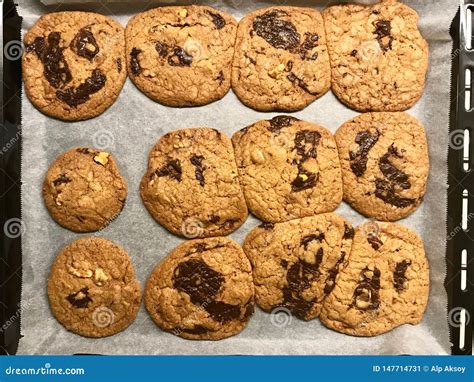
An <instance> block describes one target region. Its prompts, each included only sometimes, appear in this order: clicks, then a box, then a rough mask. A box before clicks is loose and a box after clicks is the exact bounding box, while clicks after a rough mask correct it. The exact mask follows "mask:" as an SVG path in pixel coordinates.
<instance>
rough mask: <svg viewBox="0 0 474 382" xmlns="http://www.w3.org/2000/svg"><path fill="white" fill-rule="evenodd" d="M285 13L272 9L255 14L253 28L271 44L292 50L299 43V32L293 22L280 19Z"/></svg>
mask: <svg viewBox="0 0 474 382" xmlns="http://www.w3.org/2000/svg"><path fill="white" fill-rule="evenodd" d="M284 15H287V13H286V12H283V11H281V10H272V11H269V12H266V13H264V14H263V15H261V16H257V17H256V18H255V20H254V21H253V25H252V27H253V30H254V31H255V33H257V35H258V36H260V37H261V38H263V39H264V40H265V41H266V42H268V43H269V44H270V45H271V46H273V47H274V48H277V49H285V50H293V49H295V48H297V47H298V45H299V43H300V34H299V33H298V31H297V30H296V27H295V26H294V24H293V23H291V22H289V21H286V20H282V19H281V18H280V17H281V16H284Z"/></svg>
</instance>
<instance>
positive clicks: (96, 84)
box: [56, 69, 107, 107]
mask: <svg viewBox="0 0 474 382" xmlns="http://www.w3.org/2000/svg"><path fill="white" fill-rule="evenodd" d="M106 81H107V77H106V76H105V74H103V73H102V72H101V71H100V69H94V71H93V72H92V75H91V76H90V77H88V78H86V80H85V82H83V83H82V84H80V85H79V86H78V87H77V88H68V89H65V90H61V89H58V90H56V96H57V97H58V98H59V99H60V100H61V101H63V102H65V103H67V104H68V105H69V106H71V107H77V106H79V105H81V104H83V103H85V102H87V101H88V100H89V99H90V96H91V95H92V94H94V93H97V92H98V91H99V90H101V89H102V88H103V87H104V86H105V82H106Z"/></svg>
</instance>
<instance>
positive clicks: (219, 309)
mask: <svg viewBox="0 0 474 382" xmlns="http://www.w3.org/2000/svg"><path fill="white" fill-rule="evenodd" d="M253 299H254V286H253V283H252V268H251V266H250V262H249V261H248V259H247V257H246V256H245V254H244V252H243V251H242V248H240V246H239V245H238V244H237V243H235V242H234V241H232V240H229V239H226V238H223V237H215V238H209V239H200V240H191V241H187V242H185V243H183V244H181V245H179V246H178V247H177V248H175V249H174V251H173V252H171V254H170V255H169V256H168V257H166V258H165V259H164V260H163V261H162V262H161V263H159V264H158V265H157V266H156V267H155V269H154V270H153V272H152V274H151V275H150V278H149V279H148V282H147V285H146V288H145V295H144V300H145V306H146V308H147V310H148V313H149V314H150V316H151V318H152V319H153V321H155V323H156V324H157V325H158V326H159V327H160V328H162V329H163V330H166V331H169V332H171V333H173V334H174V335H177V336H180V337H183V338H188V339H194V340H220V339H222V338H226V337H229V336H233V335H235V334H237V333H239V332H240V331H241V330H243V329H244V328H245V326H246V325H247V322H248V320H249V319H250V317H251V315H252V313H253V310H254V305H253Z"/></svg>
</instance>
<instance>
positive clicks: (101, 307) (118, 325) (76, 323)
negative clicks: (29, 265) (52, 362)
mask: <svg viewBox="0 0 474 382" xmlns="http://www.w3.org/2000/svg"><path fill="white" fill-rule="evenodd" d="M140 289H141V288H140V283H139V282H138V280H137V279H136V277H135V271H134V269H133V265H132V262H131V259H130V257H129V256H128V255H127V253H126V252H125V251H124V250H123V249H122V248H121V247H119V246H118V245H116V244H114V243H113V242H111V241H109V240H106V239H103V238H100V237H82V238H80V239H78V240H75V241H73V242H72V243H70V244H69V245H67V246H66V247H64V248H63V249H62V250H61V252H60V253H59V255H58V256H57V257H56V259H55V260H54V263H53V266H52V268H51V273H50V275H49V280H48V297H49V303H50V306H51V310H52V312H53V314H54V316H55V317H56V319H57V320H58V321H59V322H60V323H61V325H63V326H64V327H65V328H66V329H67V330H69V331H71V332H74V333H76V334H80V335H81V336H85V337H106V336H110V335H113V334H116V333H118V332H120V331H122V330H124V329H125V328H127V327H128V326H129V325H130V324H131V323H132V322H133V321H134V320H135V317H136V316H137V313H138V309H139V308H140V303H141V290H140Z"/></svg>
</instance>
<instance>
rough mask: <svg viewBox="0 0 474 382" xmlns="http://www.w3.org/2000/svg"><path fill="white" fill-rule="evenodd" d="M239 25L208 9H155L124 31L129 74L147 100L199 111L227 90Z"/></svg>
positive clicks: (228, 16)
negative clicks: (192, 107) (197, 108)
mask: <svg viewBox="0 0 474 382" xmlns="http://www.w3.org/2000/svg"><path fill="white" fill-rule="evenodd" d="M236 30H237V22H236V21H235V19H234V18H233V17H232V16H230V15H228V14H226V13H224V12H221V11H219V10H217V9H214V8H211V7H207V6H197V5H190V6H172V7H159V8H155V9H151V10H149V11H146V12H143V13H140V14H138V15H136V16H135V17H133V18H132V19H131V20H130V22H129V23H128V25H127V29H126V45H127V66H128V73H129V76H130V78H131V79H132V81H133V82H134V83H135V85H136V86H137V87H138V88H139V89H140V90H141V91H142V92H143V93H145V94H146V95H147V96H148V97H150V98H151V99H153V100H155V101H157V102H160V103H162V104H164V105H168V106H199V105H205V104H208V103H210V102H213V101H216V100H218V99H220V98H222V97H224V95H225V94H226V93H227V92H228V91H229V89H230V72H231V65H232V57H233V54H234V42H235V34H236Z"/></svg>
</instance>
